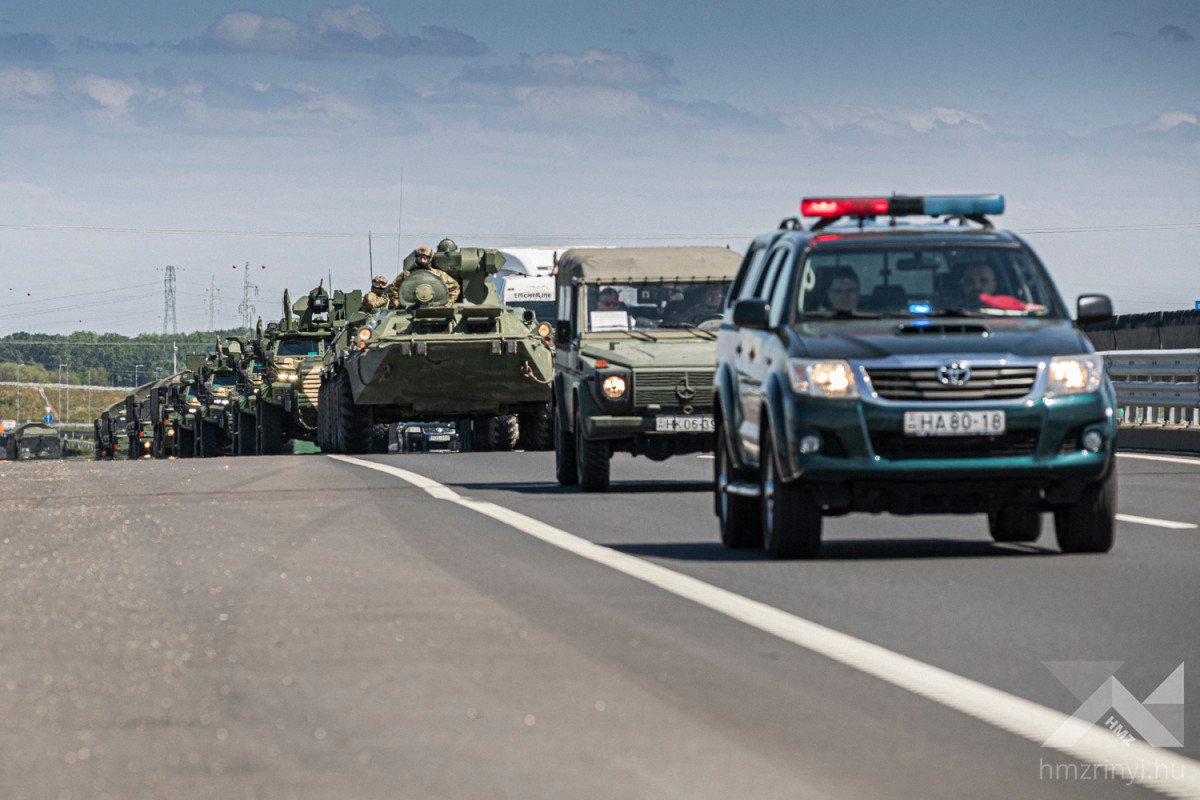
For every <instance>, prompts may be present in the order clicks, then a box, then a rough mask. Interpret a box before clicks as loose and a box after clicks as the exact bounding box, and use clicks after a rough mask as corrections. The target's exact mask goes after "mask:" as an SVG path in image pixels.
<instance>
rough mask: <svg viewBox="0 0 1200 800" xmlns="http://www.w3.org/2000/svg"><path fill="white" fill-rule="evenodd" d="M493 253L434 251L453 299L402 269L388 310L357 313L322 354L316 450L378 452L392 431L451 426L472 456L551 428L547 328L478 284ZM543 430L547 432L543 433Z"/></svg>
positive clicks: (428, 277) (494, 263)
mask: <svg viewBox="0 0 1200 800" xmlns="http://www.w3.org/2000/svg"><path fill="white" fill-rule="evenodd" d="M503 264H504V256H503V255H502V254H501V253H500V252H499V251H498V250H492V249H482V248H463V249H461V250H460V249H459V248H458V246H457V245H455V244H454V242H452V241H450V240H449V239H445V240H443V241H442V242H441V243H440V244H439V245H438V251H437V252H436V253H435V254H434V255H433V263H432V266H433V267H434V268H436V269H438V270H441V271H443V272H445V273H447V274H449V275H450V276H451V277H453V278H454V279H455V280H457V281H458V283H459V284H460V286H461V290H462V293H461V296H460V297H459V298H458V300H457V301H456V302H453V303H451V302H449V299H450V293H449V290H448V289H447V286H446V284H445V283H444V282H443V281H442V280H441V278H440V277H439V276H438V274H437V273H436V272H433V271H430V270H425V269H414V268H413V267H414V265H415V254H413V255H410V256H409V257H408V258H407V259H406V260H405V262H404V265H405V275H406V276H405V277H404V278H403V279H402V281H401V282H400V283H399V285H398V286H397V287H396V295H397V296H396V298H395V301H394V303H393V305H394V306H397V307H392V308H384V309H380V310H379V311H377V312H375V313H373V314H366V313H361V314H357V315H354V316H353V317H351V318H350V320H349V324H348V325H347V326H346V327H345V329H344V330H342V331H341V332H340V333H339V334H338V336H337V338H336V339H335V340H334V345H333V346H332V347H331V348H330V349H329V350H328V351H327V352H326V354H325V361H324V367H323V369H322V371H321V388H320V393H321V394H320V399H319V401H318V405H317V417H318V424H317V437H318V444H320V446H321V449H322V450H324V451H326V452H334V453H339V452H341V453H362V452H366V451H368V450H375V451H377V452H383V451H384V449H385V447H386V437H385V431H386V430H387V426H388V425H389V424H390V423H392V422H422V421H435V420H436V421H445V420H452V421H454V422H456V423H459V425H458V427H459V429H460V430H469V431H470V434H469V435H468V437H467V439H468V446H469V447H473V448H474V449H476V450H481V449H496V450H511V449H513V447H515V446H516V444H517V423H518V420H519V421H520V422H521V423H524V424H527V426H528V429H529V430H530V431H533V430H536V429H537V428H538V425H539V420H543V421H549V420H550V419H552V418H551V417H550V410H549V409H550V406H549V404H550V381H551V376H552V373H553V366H554V365H553V358H554V356H553V346H554V345H553V339H552V327H551V325H550V324H549V323H547V322H538V321H537V318H536V315H535V314H534V312H532V311H530V310H528V309H520V308H509V307H506V306H504V305H503V304H502V303H501V302H500V298H499V297H498V295H497V294H496V290H495V289H494V288H493V287H492V286H491V285H490V284H489V283H488V282H487V281H486V280H485V279H486V278H487V276H488V275H493V274H495V273H496V272H498V271H499V269H500V267H501V266H502V265H503ZM541 425H542V427H543V428H545V422H542V423H541Z"/></svg>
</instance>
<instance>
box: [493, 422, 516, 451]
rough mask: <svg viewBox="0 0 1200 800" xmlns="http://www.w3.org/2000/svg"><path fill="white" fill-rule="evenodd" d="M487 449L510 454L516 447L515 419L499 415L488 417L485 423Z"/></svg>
mask: <svg viewBox="0 0 1200 800" xmlns="http://www.w3.org/2000/svg"><path fill="white" fill-rule="evenodd" d="M487 431H488V445H489V447H488V449H489V450H499V451H502V452H506V453H507V452H511V451H512V450H514V449H515V448H516V446H517V417H516V415H514V414H500V415H498V416H495V417H489V418H488V422H487Z"/></svg>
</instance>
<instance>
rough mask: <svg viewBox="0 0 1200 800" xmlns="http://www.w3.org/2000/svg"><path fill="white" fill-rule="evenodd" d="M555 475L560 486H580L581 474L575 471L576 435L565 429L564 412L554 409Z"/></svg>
mask: <svg viewBox="0 0 1200 800" xmlns="http://www.w3.org/2000/svg"><path fill="white" fill-rule="evenodd" d="M554 477H555V478H557V479H558V485H559V486H578V485H579V474H578V473H577V472H576V471H575V437H574V436H573V435H572V434H571V432H570V431H568V430H565V429H564V428H563V424H562V414H560V413H558V408H557V407H556V408H555V409H554Z"/></svg>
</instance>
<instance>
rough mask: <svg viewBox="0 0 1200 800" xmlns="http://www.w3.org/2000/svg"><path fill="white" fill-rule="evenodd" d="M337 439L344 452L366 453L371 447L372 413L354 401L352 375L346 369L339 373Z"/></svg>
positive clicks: (341, 450) (336, 388)
mask: <svg viewBox="0 0 1200 800" xmlns="http://www.w3.org/2000/svg"><path fill="white" fill-rule="evenodd" d="M335 391H336V392H337V402H336V403H335V405H336V406H337V421H338V427H337V439H338V449H339V451H340V452H343V453H365V452H367V451H368V450H369V449H370V447H371V415H370V413H368V411H367V409H365V408H359V406H358V405H357V404H356V403H355V402H354V392H353V390H352V389H351V388H350V375H349V373H347V372H346V370H344V369H343V370H339V371H338V374H337V386H336V387H335Z"/></svg>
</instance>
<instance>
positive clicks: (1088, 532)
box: [1054, 465, 1117, 553]
mask: <svg viewBox="0 0 1200 800" xmlns="http://www.w3.org/2000/svg"><path fill="white" fill-rule="evenodd" d="M1116 516H1117V470H1116V466H1115V465H1114V466H1113V468H1112V472H1110V473H1109V476H1108V477H1107V478H1105V479H1104V480H1102V481H1099V482H1098V483H1093V484H1091V485H1089V486H1087V487H1086V488H1085V489H1084V490H1083V496H1082V497H1080V498H1079V502H1078V503H1076V504H1075V505H1073V506H1067V507H1065V508H1058V509H1055V511H1054V536H1055V538H1057V539H1058V547H1059V549H1060V550H1062V551H1063V552H1064V553H1107V552H1108V551H1109V550H1111V549H1112V546H1113V537H1114V534H1115V533H1116V528H1117V520H1116Z"/></svg>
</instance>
